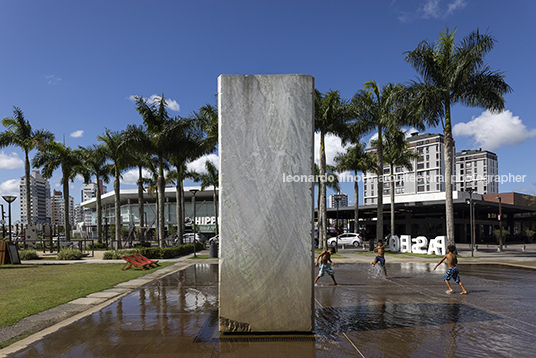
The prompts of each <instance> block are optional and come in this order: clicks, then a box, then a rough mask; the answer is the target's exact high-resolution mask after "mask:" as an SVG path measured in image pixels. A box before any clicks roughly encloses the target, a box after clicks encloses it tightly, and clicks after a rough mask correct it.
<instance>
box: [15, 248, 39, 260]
mask: <svg viewBox="0 0 536 358" xmlns="http://www.w3.org/2000/svg"><path fill="white" fill-rule="evenodd" d="M19 257H20V259H21V260H39V255H37V252H36V251H35V250H20V251H19Z"/></svg>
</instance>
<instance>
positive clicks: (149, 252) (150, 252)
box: [102, 242, 203, 260]
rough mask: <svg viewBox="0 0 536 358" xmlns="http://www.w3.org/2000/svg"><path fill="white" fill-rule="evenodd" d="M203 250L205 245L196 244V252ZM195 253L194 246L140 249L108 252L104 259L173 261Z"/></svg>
mask: <svg viewBox="0 0 536 358" xmlns="http://www.w3.org/2000/svg"><path fill="white" fill-rule="evenodd" d="M202 249H203V244H201V243H199V242H198V243H196V250H197V251H200V250H202ZM192 252H194V244H186V245H180V246H172V247H140V248H137V249H133V250H120V251H107V252H105V253H104V256H103V257H102V258H103V259H104V260H117V259H120V258H121V257H122V256H126V255H134V254H141V255H143V256H145V257H147V258H148V259H172V258H175V257H179V256H184V255H188V254H190V253H192Z"/></svg>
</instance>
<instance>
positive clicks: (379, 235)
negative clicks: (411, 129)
mask: <svg viewBox="0 0 536 358" xmlns="http://www.w3.org/2000/svg"><path fill="white" fill-rule="evenodd" d="M376 160H377V163H376V164H377V168H378V188H376V189H377V193H376V194H377V198H378V200H377V201H378V203H377V204H378V206H377V217H376V240H382V239H383V142H382V128H381V126H378V148H377V150H376Z"/></svg>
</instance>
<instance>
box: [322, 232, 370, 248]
mask: <svg viewBox="0 0 536 358" xmlns="http://www.w3.org/2000/svg"><path fill="white" fill-rule="evenodd" d="M337 245H353V246H354V247H359V245H363V239H362V238H361V235H359V234H353V233H347V234H342V235H339V236H337V237H332V238H330V239H328V246H333V247H337Z"/></svg>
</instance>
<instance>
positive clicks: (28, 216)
mask: <svg viewBox="0 0 536 358" xmlns="http://www.w3.org/2000/svg"><path fill="white" fill-rule="evenodd" d="M24 179H25V183H24V185H25V186H26V224H30V223H31V222H32V197H31V195H30V194H31V193H30V190H31V189H30V159H29V157H28V151H27V150H25V151H24ZM10 230H11V228H10Z"/></svg>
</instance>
